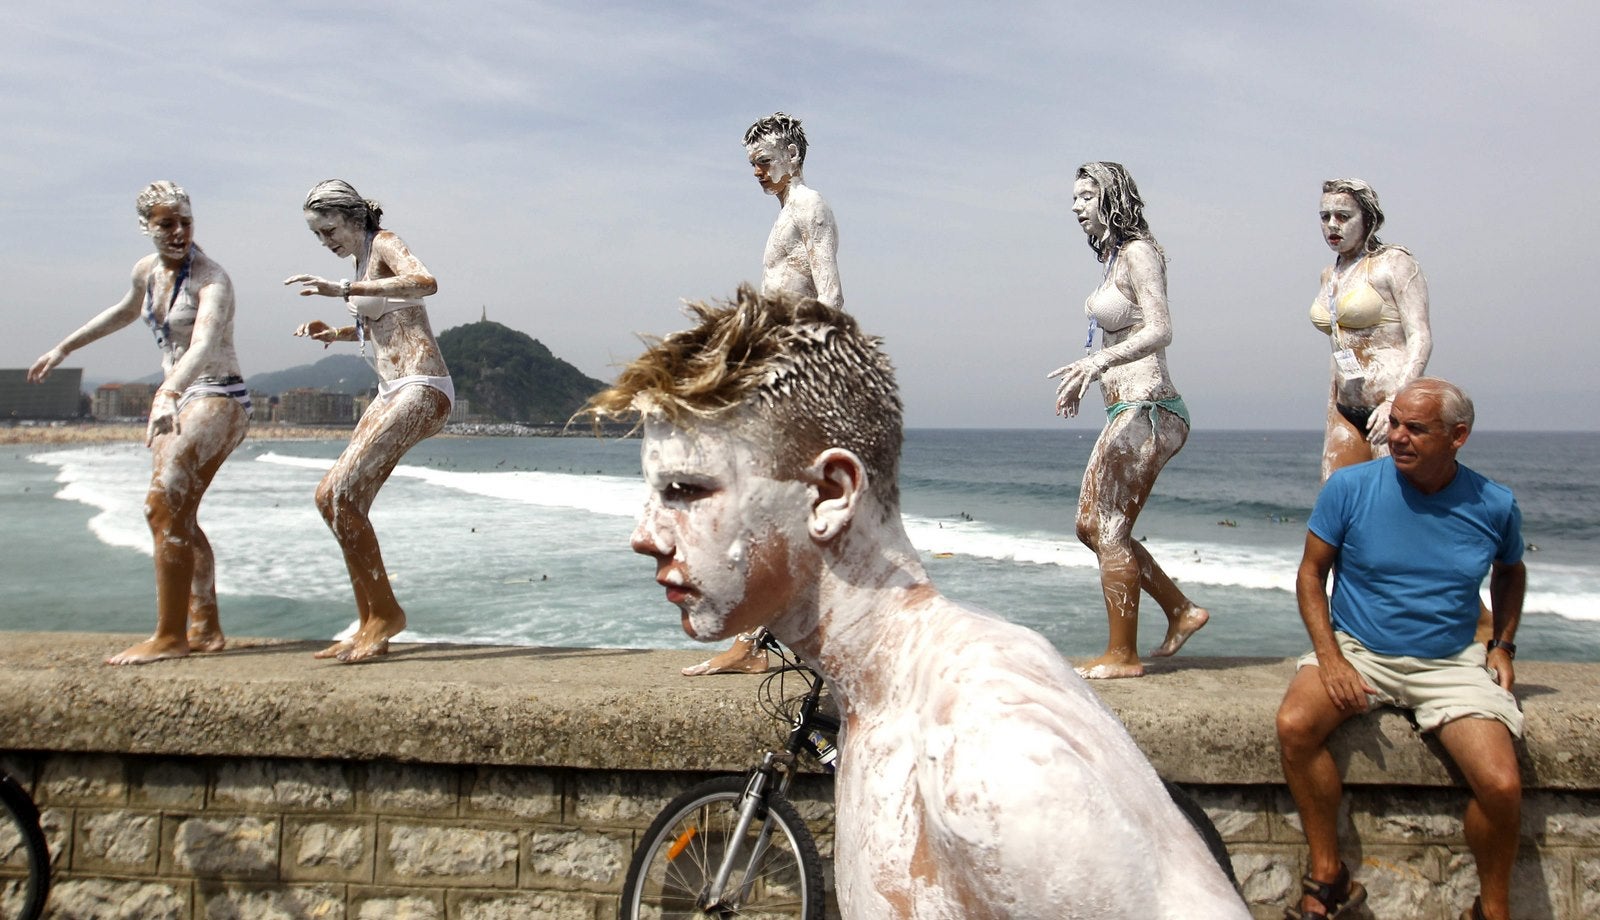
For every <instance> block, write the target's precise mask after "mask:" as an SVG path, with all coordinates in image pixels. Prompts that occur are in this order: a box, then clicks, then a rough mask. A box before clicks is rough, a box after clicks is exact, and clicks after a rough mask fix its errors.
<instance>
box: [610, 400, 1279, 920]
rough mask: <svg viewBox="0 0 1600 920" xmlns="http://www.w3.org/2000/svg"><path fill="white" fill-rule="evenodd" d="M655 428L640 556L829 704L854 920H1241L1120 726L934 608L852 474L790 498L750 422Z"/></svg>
mask: <svg viewBox="0 0 1600 920" xmlns="http://www.w3.org/2000/svg"><path fill="white" fill-rule="evenodd" d="M647 418H648V420H647V423H646V427H645V444H644V447H643V462H644V467H645V473H646V478H647V480H648V482H649V486H650V492H651V496H650V498H649V500H648V501H647V504H646V506H645V509H644V513H643V515H642V517H641V519H640V523H639V526H638V528H637V529H636V530H635V532H634V537H633V543H634V549H635V550H636V551H638V552H641V553H645V554H648V555H651V556H652V557H654V558H655V560H656V578H657V581H658V583H660V584H662V585H663V586H664V587H666V588H667V596H668V599H669V600H670V601H671V602H672V603H674V604H676V605H677V606H678V607H679V608H680V609H681V611H682V614H683V618H684V621H685V624H686V629H689V631H690V632H691V633H692V634H696V635H700V636H702V637H703V638H715V637H717V636H722V635H728V634H731V633H732V632H735V631H737V630H740V629H745V628H749V627H752V626H755V625H760V624H765V625H767V626H768V627H769V628H770V629H771V630H772V631H773V633H774V634H775V635H777V636H778V638H779V639H780V640H782V641H783V642H784V643H785V644H787V645H789V646H790V647H792V648H794V649H795V650H796V651H797V652H799V653H800V654H801V655H803V656H804V657H805V658H807V659H808V660H809V661H811V662H813V663H814V664H815V665H816V666H817V667H818V668H819V669H820V670H821V671H822V672H823V673H824V674H826V675H827V676H828V678H829V681H830V686H831V687H832V688H833V690H834V693H835V696H836V699H837V701H838V703H839V706H840V712H841V714H842V716H843V720H844V729H843V731H842V733H841V737H840V749H841V755H840V758H839V763H840V767H839V773H838V782H837V786H836V801H837V819H836V820H837V823H836V835H837V836H836V844H835V875H836V879H837V890H838V897H839V907H840V912H841V915H842V916H843V917H845V918H847V920H866V918H871V920H879V918H912V917H916V918H924V920H926V918H950V920H955V918H963V920H964V918H984V917H995V918H998V917H1008V918H1015V920H1023V918H1060V917H1106V916H1139V917H1151V918H1158V920H1179V918H1188V917H1196V916H1203V917H1208V918H1220V920H1244V918H1246V917H1248V916H1249V915H1248V913H1247V912H1246V910H1245V907H1244V904H1243V903H1242V902H1241V901H1240V900H1239V899H1238V897H1237V896H1236V895H1235V894H1234V893H1233V891H1232V888H1231V887H1230V886H1229V885H1228V883H1227V881H1226V879H1225V877H1224V876H1223V874H1222V872H1221V870H1220V869H1219V868H1218V867H1217V865H1216V864H1215V862H1213V861H1212V860H1211V857H1210V855H1209V854H1208V853H1207V851H1206V849H1205V847H1204V846H1203V844H1202V843H1201V842H1200V839H1199V837H1198V835H1197V834H1195V833H1194V831H1193V830H1192V829H1191V828H1190V827H1189V825H1188V824H1187V822H1186V821H1185V819H1184V818H1183V817H1182V815H1181V814H1180V813H1179V812H1178V811H1177V809H1176V807H1175V806H1174V805H1173V804H1172V803H1171V800H1170V799H1169V798H1168V796H1167V795H1166V792H1165V790H1164V789H1163V787H1162V786H1161V784H1160V781H1159V779H1158V778H1157V777H1156V775H1155V773H1154V771H1153V770H1152V769H1151V768H1150V766H1149V763H1148V762H1147V761H1146V760H1145V758H1144V756H1143V755H1142V754H1141V753H1140V752H1139V750H1138V748H1137V747H1136V746H1135V745H1134V744H1133V741H1132V739H1131V738H1130V737H1129V736H1128V734H1127V732H1126V731H1125V730H1124V729H1123V727H1122V725H1121V723H1119V722H1118V721H1117V719H1116V717H1115V716H1114V715H1113V714H1112V713H1111V712H1110V711H1109V710H1108V709H1107V708H1106V707H1105V706H1104V704H1102V703H1101V702H1100V701H1099V699H1098V697H1096V696H1095V695H1094V694H1093V693H1092V692H1090V691H1089V689H1088V688H1087V686H1086V685H1085V683H1084V682H1083V681H1082V680H1081V679H1080V678H1078V677H1077V675H1075V674H1074V673H1073V672H1072V669H1071V668H1070V667H1068V666H1067V664H1066V663H1065V662H1064V661H1063V660H1062V659H1061V657H1060V655H1059V654H1057V653H1056V651H1055V650H1054V649H1053V648H1052V647H1051V646H1050V645H1049V643H1048V642H1046V641H1045V640H1044V638H1043V637H1041V636H1039V635H1038V634H1037V633H1034V632H1032V631H1030V630H1027V629H1024V628H1022V627H1019V626H1016V625H1013V624H1010V623H1007V622H1005V621H1003V620H1000V619H998V618H995V617H993V616H991V615H988V614H986V613H983V612H980V611H977V610H975V609H972V608H969V607H966V606H963V605H960V604H956V603H953V602H951V601H949V600H947V599H945V598H944V597H942V596H941V595H940V594H939V593H938V591H937V590H936V589H935V588H934V587H933V585H932V584H931V583H930V582H929V580H928V577H927V574H926V572H925V571H924V570H923V567H922V564H921V562H920V559H919V556H918V553H917V551H916V550H915V548H913V547H912V545H911V542H910V540H909V538H908V537H907V536H906V533H905V530H904V527H903V525H902V523H901V521H900V517H899V514H898V510H897V509H885V508H883V507H882V506H881V505H879V504H878V503H877V502H876V500H875V499H874V498H873V497H872V495H871V492H870V488H869V486H870V484H869V483H868V481H867V474H866V471H865V470H864V469H863V468H862V467H861V464H860V461H859V459H857V458H855V456H854V455H853V454H851V453H850V452H848V451H843V450H839V449H830V450H828V451H824V452H823V453H822V454H820V455H819V456H818V458H817V459H816V461H815V462H814V465H813V466H812V467H811V468H810V469H808V470H807V471H805V473H804V475H803V476H802V480H803V481H793V482H784V481H781V480H775V479H773V478H772V473H771V472H770V470H767V469H766V468H765V466H764V460H763V458H765V457H767V456H770V454H768V453H766V452H764V450H763V448H762V447H761V443H762V440H763V439H761V438H759V437H755V436H754V433H755V432H757V429H755V428H754V427H752V426H754V425H756V424H759V422H758V421H757V417H756V416H755V415H754V414H753V413H752V412H750V411H749V410H744V411H743V412H741V413H739V414H737V415H736V416H735V417H733V418H730V419H727V420H723V421H718V422H697V423H696V424H695V427H694V430H693V431H692V432H686V431H684V430H682V429H679V428H678V427H677V426H674V425H672V424H671V423H669V422H667V421H665V420H664V419H662V418H660V417H651V416H647ZM702 630H703V632H702Z"/></svg>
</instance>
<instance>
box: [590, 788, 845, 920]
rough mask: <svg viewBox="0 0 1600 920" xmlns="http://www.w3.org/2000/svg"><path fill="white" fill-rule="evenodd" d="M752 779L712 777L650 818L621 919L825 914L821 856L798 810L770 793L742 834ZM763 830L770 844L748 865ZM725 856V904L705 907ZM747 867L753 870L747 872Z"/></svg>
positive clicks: (809, 919) (810, 918)
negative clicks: (727, 868) (740, 826)
mask: <svg viewBox="0 0 1600 920" xmlns="http://www.w3.org/2000/svg"><path fill="white" fill-rule="evenodd" d="M745 784H746V780H745V778H744V777H740V776H724V777H719V778H717V779H712V780H707V781H706V782H703V783H701V784H700V785H698V786H695V787H694V788H693V789H690V790H689V791H688V792H685V793H684V794H683V795H680V796H678V797H677V798H676V799H673V800H672V801H671V802H670V803H669V804H668V805H667V807H666V808H664V809H662V811H661V814H659V815H657V816H656V819H655V820H654V821H652V822H651V823H650V828H649V830H646V831H645V832H644V837H643V838H642V839H641V840H640V842H639V848H638V849H636V850H634V852H633V861H632V863H631V864H630V865H629V866H628V877H627V880H626V881H625V882H623V885H622V910H621V912H620V913H619V914H618V916H619V918H620V920H658V918H659V920H675V918H695V917H763V918H766V917H771V918H778V917H797V918H800V920H822V911H823V895H822V857H821V856H820V855H818V854H817V844H816V841H815V840H813V839H812V837H811V832H810V831H809V830H807V829H806V826H805V822H804V821H803V820H802V819H801V817H800V813H799V812H798V811H796V810H795V807H794V806H793V805H792V804H790V803H789V801H788V800H787V799H784V798H783V797H782V796H780V795H778V794H777V793H776V792H774V793H772V794H771V795H770V796H769V797H768V799H767V808H766V814H765V815H764V816H763V815H757V820H755V821H754V822H752V823H751V825H750V827H749V829H748V830H747V831H746V832H745V834H744V835H743V836H742V837H740V838H739V839H734V838H735V834H734V831H735V830H737V828H738V824H739V805H740V802H741V800H742V799H743V798H744V790H745ZM763 829H765V830H767V831H768V835H767V836H768V839H767V844H766V850H765V852H764V853H763V854H762V856H761V859H760V860H759V862H758V863H757V864H756V865H755V866H754V867H753V868H752V867H750V865H749V864H750V857H751V853H752V852H753V851H754V848H755V846H756V842H757V840H758V838H759V837H760V835H761V833H762V831H763ZM724 860H727V861H729V862H730V863H731V864H732V866H733V871H732V872H731V873H729V876H728V883H727V886H726V890H725V891H724V892H723V898H722V904H720V905H719V906H717V907H714V908H712V909H710V910H707V909H706V907H705V901H704V898H705V895H706V892H707V890H708V889H709V888H710V885H711V883H712V881H713V880H714V879H715V878H716V874H717V870H718V869H719V868H720V867H721V866H722V863H723V861H724ZM746 869H750V871H749V873H748V875H747V874H746Z"/></svg>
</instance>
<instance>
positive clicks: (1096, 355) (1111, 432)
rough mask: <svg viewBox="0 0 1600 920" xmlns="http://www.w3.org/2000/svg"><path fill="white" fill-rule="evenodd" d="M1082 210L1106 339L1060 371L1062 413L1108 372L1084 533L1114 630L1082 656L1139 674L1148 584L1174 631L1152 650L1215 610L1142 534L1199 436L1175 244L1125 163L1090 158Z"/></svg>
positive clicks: (1111, 670) (1093, 665) (1079, 194)
mask: <svg viewBox="0 0 1600 920" xmlns="http://www.w3.org/2000/svg"><path fill="white" fill-rule="evenodd" d="M1072 212H1073V213H1074V214H1076V215H1077V216H1078V224H1079V225H1080V226H1081V227H1082V228H1083V231H1084V233H1086V234H1088V237H1089V248H1090V249H1093V250H1094V253H1095V257H1096V258H1097V259H1099V260H1100V261H1101V262H1104V263H1105V276H1104V280H1103V281H1102V282H1101V284H1100V286H1099V287H1097V288H1095V290H1094V293H1092V294H1090V295H1089V299H1088V300H1087V301H1086V302H1085V303H1084V310H1085V312H1086V313H1088V315H1089V337H1088V339H1087V340H1086V341H1085V342H1084V350H1085V351H1086V352H1087V351H1089V350H1090V349H1091V348H1092V347H1093V343H1094V333H1095V330H1096V329H1098V330H1100V342H1101V348H1100V350H1099V351H1097V352H1093V353H1092V354H1090V355H1088V356H1087V357H1085V358H1083V359H1082V360H1079V361H1075V362H1073V363H1072V364H1069V365H1067V366H1065V367H1058V368H1056V369H1055V370H1053V371H1051V372H1050V375H1049V376H1051V377H1059V378H1061V383H1060V385H1059V386H1058V387H1057V388H1056V414H1058V415H1061V416H1064V417H1068V418H1070V417H1072V416H1074V415H1077V414H1078V406H1079V403H1080V402H1082V400H1083V396H1084V394H1085V393H1086V392H1088V389H1089V385H1090V384H1091V383H1093V382H1094V381H1095V380H1099V381H1100V392H1101V395H1102V396H1104V398H1105V403H1106V427H1105V428H1104V429H1103V430H1102V431H1101V432H1100V438H1099V440H1097V441H1096V442H1095V445H1094V452H1093V453H1092V454H1091V455H1090V457H1089V465H1088V467H1087V468H1086V469H1085V470H1084V471H1083V487H1082V490H1081V491H1080V492H1079V495H1078V539H1080V540H1082V541H1083V542H1084V545H1086V546H1088V547H1089V548H1090V549H1092V550H1094V552H1095V556H1096V557H1098V559H1099V562H1100V587H1101V589H1102V590H1103V591H1104V592H1105V601H1106V616H1107V618H1108V619H1109V621H1110V625H1111V638H1110V641H1109V642H1108V643H1107V645H1106V650H1105V652H1104V653H1103V654H1102V655H1100V657H1098V658H1096V659H1094V660H1093V661H1090V662H1087V663H1085V664H1083V665H1081V666H1080V667H1078V669H1077V670H1078V673H1079V674H1081V675H1083V676H1084V677H1088V678H1112V677H1139V676H1142V675H1143V674H1144V665H1143V664H1142V663H1141V662H1140V660H1139V651H1138V638H1139V591H1140V589H1141V588H1142V589H1143V590H1144V591H1145V592H1146V593H1148V594H1149V595H1150V596H1151V597H1153V598H1155V600H1156V603H1158V604H1160V605H1161V609H1162V610H1163V611H1164V612H1165V613H1166V615H1167V635H1166V638H1165V639H1164V640H1162V643H1161V645H1160V646H1159V647H1158V648H1156V649H1155V650H1154V651H1153V652H1151V654H1152V655H1154V656H1156V657H1165V656H1168V655H1172V654H1175V653H1176V652H1177V651H1178V649H1179V648H1181V647H1182V646H1183V643H1184V642H1186V641H1188V639H1189V637H1190V636H1191V635H1194V633H1195V631H1196V630H1198V629H1199V628H1200V627H1202V626H1204V625H1205V624H1206V621H1207V620H1208V619H1209V618H1210V614H1209V613H1208V612H1207V611H1206V610H1205V608H1203V607H1198V606H1196V605H1195V604H1194V603H1193V602H1192V601H1190V600H1189V598H1188V597H1187V596H1186V595H1184V593H1183V592H1182V591H1181V590H1179V588H1178V586H1177V585H1175V584H1173V582H1172V579H1171V578H1168V577H1167V573H1166V572H1164V571H1162V570H1161V566H1159V565H1157V564H1156V561H1155V560H1154V559H1152V558H1151V557H1150V553H1149V552H1147V551H1146V550H1145V548H1144V545H1143V544H1141V543H1139V542H1138V541H1137V540H1135V539H1133V523H1134V521H1135V520H1136V519H1137V518H1138V516H1139V512H1140V510H1141V509H1143V508H1144V503H1145V500H1146V499H1148V498H1149V497H1150V490H1151V489H1152V488H1154V486H1155V484H1156V476H1157V475H1159V474H1160V473H1161V468H1162V467H1163V466H1165V465H1166V463H1167V461H1168V460H1170V459H1172V457H1173V456H1174V455H1175V454H1177V452H1178V451H1179V450H1180V449H1181V448H1182V447H1183V444H1184V442H1185V441H1186V440H1188V437H1189V411H1188V409H1187V408H1185V406H1184V404H1183V398H1182V397H1180V396H1179V395H1178V390H1177V388H1176V387H1174V386H1173V385H1172V378H1171V377H1170V376H1169V375H1168V374H1167V352H1166V349H1167V344H1168V343H1169V342H1171V341H1172V324H1171V320H1170V318H1169V316H1168V313H1167V267H1166V255H1165V254H1164V253H1163V252H1162V250H1161V247H1160V246H1158V245H1157V244H1156V241H1155V237H1153V236H1151V234H1150V227H1149V225H1148V224H1147V223H1146V222H1145V219H1144V201H1143V200H1142V199H1140V197H1139V189H1138V187H1137V186H1136V185H1134V182H1133V179H1132V177H1130V176H1129V175H1128V172H1127V170H1126V169H1124V168H1123V167H1122V166H1121V165H1120V164H1117V163H1104V162H1096V163H1085V164H1084V165H1082V166H1080V167H1079V168H1078V176H1077V181H1076V182H1074V183H1073V186H1072Z"/></svg>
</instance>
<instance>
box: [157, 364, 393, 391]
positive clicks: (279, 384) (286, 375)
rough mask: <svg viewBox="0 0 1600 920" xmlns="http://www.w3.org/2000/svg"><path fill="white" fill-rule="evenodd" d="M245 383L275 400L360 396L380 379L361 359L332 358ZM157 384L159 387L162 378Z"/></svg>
mask: <svg viewBox="0 0 1600 920" xmlns="http://www.w3.org/2000/svg"><path fill="white" fill-rule="evenodd" d="M245 381H246V382H247V383H249V385H250V389H252V390H257V391H260V392H262V393H266V394H268V395H271V396H278V395H280V394H281V393H283V391H284V390H294V389H299V388H301V387H311V388H312V389H317V390H329V391H332V392H334V393H349V394H350V395H352V396H358V395H360V394H362V393H365V392H367V391H368V390H370V389H372V388H373V387H375V386H377V385H378V375H377V373H376V372H375V371H373V369H372V367H371V365H369V364H367V362H366V361H364V360H362V358H361V356H360V355H328V356H327V357H326V358H323V359H322V360H321V361H318V362H317V363H315V364H301V365H298V366H296V367H291V368H286V369H284V370H281V371H268V372H267V373H264V374H251V375H249V376H248V377H246V378H245ZM156 382H158V383H159V382H160V378H157V381H156Z"/></svg>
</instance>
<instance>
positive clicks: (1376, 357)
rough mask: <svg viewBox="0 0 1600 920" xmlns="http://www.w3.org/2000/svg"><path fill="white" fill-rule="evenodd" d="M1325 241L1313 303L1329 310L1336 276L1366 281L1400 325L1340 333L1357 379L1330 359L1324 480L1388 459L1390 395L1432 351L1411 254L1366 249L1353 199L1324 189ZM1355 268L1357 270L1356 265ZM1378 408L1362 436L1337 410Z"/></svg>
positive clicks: (1423, 288) (1422, 284)
mask: <svg viewBox="0 0 1600 920" xmlns="http://www.w3.org/2000/svg"><path fill="white" fill-rule="evenodd" d="M1318 219H1319V222H1320V225H1321V229H1322V238H1323V241H1324V242H1325V243H1327V244H1328V248H1329V249H1331V250H1332V251H1333V253H1334V263H1333V265H1331V266H1329V267H1327V268H1325V269H1323V270H1322V277H1321V280H1320V286H1319V290H1318V294H1317V303H1318V305H1320V306H1322V307H1323V309H1324V310H1325V309H1326V306H1327V303H1326V301H1327V296H1328V293H1329V284H1330V282H1331V281H1333V280H1334V279H1335V277H1336V276H1337V277H1338V279H1339V282H1340V284H1341V286H1344V285H1349V284H1360V283H1370V284H1371V286H1372V289H1373V290H1374V291H1375V292H1376V293H1377V295H1378V296H1379V297H1380V298H1382V299H1383V301H1384V302H1385V304H1387V305H1388V306H1389V307H1390V308H1392V309H1393V310H1394V311H1395V312H1396V313H1398V315H1399V321H1398V322H1394V321H1384V322H1379V323H1377V324H1375V325H1372V326H1367V327H1365V328H1360V329H1349V328H1340V330H1339V335H1338V338H1337V340H1336V341H1334V340H1332V334H1331V332H1330V333H1329V335H1330V345H1331V347H1332V349H1333V350H1335V351H1337V350H1338V349H1340V348H1348V349H1350V350H1351V351H1353V352H1354V353H1355V356H1356V359H1357V360H1358V361H1360V363H1361V374H1360V376H1347V375H1346V374H1344V373H1343V372H1342V371H1341V370H1340V368H1339V365H1338V363H1337V362H1335V361H1333V360H1332V359H1330V360H1329V362H1328V364H1329V375H1330V378H1331V382H1330V385H1329V393H1328V411H1327V418H1326V431H1325V435H1324V438H1323V444H1322V480H1323V481H1324V482H1326V481H1327V479H1328V476H1330V475H1331V474H1332V473H1333V471H1334V470H1337V469H1340V468H1342V467H1345V466H1349V465H1351V464H1353V463H1362V462H1365V461H1367V460H1372V459H1376V458H1378V457H1385V456H1388V454H1389V448H1388V443H1387V439H1388V434H1389V410H1390V407H1391V405H1392V400H1393V399H1394V394H1395V393H1397V392H1399V390H1400V388H1401V387H1403V386H1405V385H1406V384H1408V383H1410V382H1411V381H1413V380H1415V379H1417V378H1418V377H1421V376H1422V375H1423V374H1424V373H1425V372H1426V371H1427V368H1428V359H1429V357H1430V356H1431V355H1432V353H1433V333H1432V329H1431V326H1430V323H1429V319H1428V282H1427V279H1426V278H1425V277H1423V274H1422V268H1421V267H1420V266H1419V265H1418V264H1417V260H1416V259H1415V258H1413V257H1412V255H1411V253H1410V252H1407V251H1406V250H1405V249H1403V248H1401V247H1399V246H1384V247H1382V248H1381V249H1379V250H1378V251H1377V252H1371V253H1369V252H1367V238H1368V237H1369V236H1370V235H1371V232H1372V231H1371V230H1370V228H1368V227H1367V226H1366V221H1365V217H1364V215H1363V212H1362V211H1361V208H1360V206H1359V205H1358V204H1357V203H1356V200H1355V198H1354V196H1352V195H1350V194H1349V193H1348V192H1329V193H1325V194H1324V195H1323V196H1322V199H1321V203H1320V207H1319V209H1318ZM1358 263H1359V267H1358ZM1336 404H1342V405H1346V406H1373V407H1376V408H1375V411H1374V412H1373V413H1372V417H1371V418H1370V419H1369V420H1368V424H1367V430H1366V431H1357V430H1356V429H1355V427H1354V426H1352V425H1351V424H1350V422H1349V421H1348V420H1347V419H1346V418H1345V417H1344V416H1343V415H1340V414H1339V412H1338V411H1337V410H1336V409H1335V408H1334V406H1335V405H1336Z"/></svg>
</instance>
